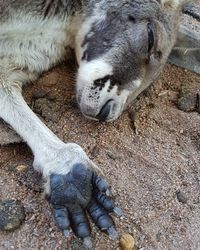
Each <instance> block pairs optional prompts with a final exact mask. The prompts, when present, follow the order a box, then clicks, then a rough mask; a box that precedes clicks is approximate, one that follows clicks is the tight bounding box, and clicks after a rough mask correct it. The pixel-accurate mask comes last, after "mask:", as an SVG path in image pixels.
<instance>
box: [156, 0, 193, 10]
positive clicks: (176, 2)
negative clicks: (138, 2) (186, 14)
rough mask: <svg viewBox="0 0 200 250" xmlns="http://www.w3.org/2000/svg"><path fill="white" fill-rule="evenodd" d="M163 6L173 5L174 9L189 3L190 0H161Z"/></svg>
mask: <svg viewBox="0 0 200 250" xmlns="http://www.w3.org/2000/svg"><path fill="white" fill-rule="evenodd" d="M160 2H161V5H162V6H166V5H168V6H171V7H172V8H174V9H178V8H181V7H182V6H183V5H184V4H186V3H188V2H189V0H160Z"/></svg>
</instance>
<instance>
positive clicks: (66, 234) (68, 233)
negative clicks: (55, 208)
mask: <svg viewBox="0 0 200 250" xmlns="http://www.w3.org/2000/svg"><path fill="white" fill-rule="evenodd" d="M63 234H64V236H65V237H67V238H68V237H70V230H69V229H65V230H63Z"/></svg>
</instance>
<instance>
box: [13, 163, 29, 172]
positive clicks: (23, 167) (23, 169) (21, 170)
mask: <svg viewBox="0 0 200 250" xmlns="http://www.w3.org/2000/svg"><path fill="white" fill-rule="evenodd" d="M16 170H17V171H18V172H24V171H26V170H27V166H26V165H18V166H16Z"/></svg>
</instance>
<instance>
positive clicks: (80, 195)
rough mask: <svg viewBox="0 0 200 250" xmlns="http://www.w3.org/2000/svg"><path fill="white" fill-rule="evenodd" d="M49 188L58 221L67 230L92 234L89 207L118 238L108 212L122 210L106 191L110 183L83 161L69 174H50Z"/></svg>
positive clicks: (98, 222)
mask: <svg viewBox="0 0 200 250" xmlns="http://www.w3.org/2000/svg"><path fill="white" fill-rule="evenodd" d="M50 188H51V196H50V202H51V204H52V206H53V213H54V217H55V220H56V223H57V225H58V227H59V228H60V229H62V230H64V232H65V233H66V234H67V232H68V230H69V228H70V227H71V228H72V229H73V231H74V233H75V234H76V235H77V236H78V237H80V238H82V239H87V238H88V237H89V235H90V226H89V223H88V219H87V215H86V211H87V212H88V213H89V214H90V216H91V218H92V219H93V221H94V222H95V224H96V225H97V226H98V227H99V228H100V229H101V230H102V231H105V232H108V234H109V235H110V236H111V237H112V238H116V235H117V234H116V230H115V227H114V222H113V220H112V218H111V217H110V216H109V214H108V213H109V212H115V213H116V214H117V215H119V216H120V215H121V213H122V212H121V210H120V209H119V208H117V207H115V204H114V202H113V201H112V200H111V199H110V198H109V197H108V196H107V195H106V193H107V191H108V190H109V185H108V183H107V182H106V181H105V180H104V179H102V178H101V177H99V176H98V175H97V174H96V173H95V172H93V171H92V170H91V169H89V168H86V167H85V166H84V165H83V164H76V165H74V167H73V168H72V170H71V171H70V172H69V173H68V174H67V175H56V174H53V175H51V177H50Z"/></svg>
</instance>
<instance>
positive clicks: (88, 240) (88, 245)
mask: <svg viewBox="0 0 200 250" xmlns="http://www.w3.org/2000/svg"><path fill="white" fill-rule="evenodd" d="M83 245H84V246H85V247H86V248H88V249H92V240H91V238H90V237H86V238H84V239H83Z"/></svg>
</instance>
